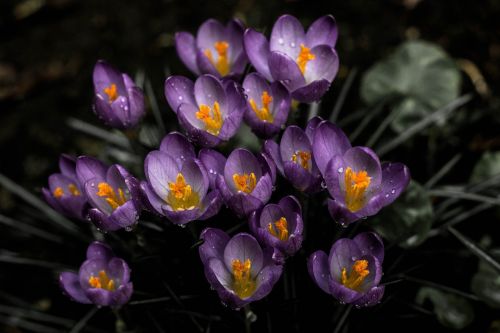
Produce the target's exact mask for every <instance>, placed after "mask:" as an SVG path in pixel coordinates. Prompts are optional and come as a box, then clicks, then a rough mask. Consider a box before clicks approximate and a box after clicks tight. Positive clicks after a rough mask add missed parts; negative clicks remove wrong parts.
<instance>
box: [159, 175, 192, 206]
mask: <svg viewBox="0 0 500 333" xmlns="http://www.w3.org/2000/svg"><path fill="white" fill-rule="evenodd" d="M168 188H169V190H170V192H168V196H167V200H166V201H167V202H168V204H169V205H170V207H172V209H173V210H175V211H182V210H190V209H193V208H195V207H197V206H198V205H199V203H200V196H199V195H198V193H196V192H193V188H192V187H191V185H189V184H187V183H186V179H184V175H183V174H182V173H180V172H179V173H178V174H177V177H176V179H175V183H170V182H169V183H168Z"/></svg>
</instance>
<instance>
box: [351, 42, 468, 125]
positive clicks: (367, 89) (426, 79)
mask: <svg viewBox="0 0 500 333" xmlns="http://www.w3.org/2000/svg"><path fill="white" fill-rule="evenodd" d="M460 85H461V75H460V72H459V70H458V68H457V67H456V65H455V63H454V62H453V60H452V59H451V58H449V57H448V55H447V54H446V53H445V52H444V51H443V50H442V49H441V48H440V47H439V46H437V45H435V44H432V43H428V42H423V41H408V42H405V43H404V44H402V45H401V46H400V47H398V48H397V49H396V51H395V52H394V53H393V54H392V55H390V56H389V57H388V58H387V59H385V60H382V61H380V62H379V63H377V64H375V65H374V66H373V67H372V68H370V69H369V70H368V71H367V72H366V73H365V75H364V76H363V78H362V81H361V98H362V99H363V100H364V102H365V103H367V104H368V105H374V104H375V103H377V102H379V101H380V100H382V99H383V98H386V97H388V96H393V97H399V98H395V99H394V103H393V105H392V107H393V108H395V109H396V113H397V117H396V119H395V120H394V121H393V123H392V124H391V126H392V128H393V129H394V130H395V131H397V132H403V131H404V130H405V129H406V128H407V127H408V126H409V125H411V124H413V123H414V122H416V121H418V120H419V119H421V118H422V117H424V116H425V115H427V114H429V113H431V112H432V111H434V110H437V109H439V108H442V107H443V106H445V105H446V104H448V103H450V102H451V101H453V100H455V99H456V98H457V97H458V95H459V93H460Z"/></svg>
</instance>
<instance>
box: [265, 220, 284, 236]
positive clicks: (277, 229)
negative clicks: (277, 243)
mask: <svg viewBox="0 0 500 333" xmlns="http://www.w3.org/2000/svg"><path fill="white" fill-rule="evenodd" d="M267 230H268V231H269V233H270V234H271V235H273V236H274V237H276V238H278V239H279V240H282V241H286V240H288V223H287V221H286V218H285V217H281V218H280V219H279V220H278V221H276V222H274V223H269V224H268V225H267Z"/></svg>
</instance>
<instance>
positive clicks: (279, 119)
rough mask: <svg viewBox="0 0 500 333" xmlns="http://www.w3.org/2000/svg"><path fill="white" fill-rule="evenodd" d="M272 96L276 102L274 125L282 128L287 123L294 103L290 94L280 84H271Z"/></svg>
mask: <svg viewBox="0 0 500 333" xmlns="http://www.w3.org/2000/svg"><path fill="white" fill-rule="evenodd" d="M271 95H272V96H273V102H274V106H273V115H274V124H276V125H277V126H280V127H281V126H282V125H283V124H285V122H286V121H287V119H288V114H289V112H290V105H291V102H292V100H291V97H290V93H289V92H288V90H287V89H286V88H285V86H283V84H281V83H280V82H273V83H271Z"/></svg>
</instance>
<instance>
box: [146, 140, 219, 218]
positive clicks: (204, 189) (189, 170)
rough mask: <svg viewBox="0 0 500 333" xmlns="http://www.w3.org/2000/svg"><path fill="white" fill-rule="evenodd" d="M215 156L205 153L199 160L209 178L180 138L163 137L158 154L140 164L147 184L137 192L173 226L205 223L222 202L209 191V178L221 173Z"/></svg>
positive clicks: (191, 148) (214, 190) (216, 192)
mask: <svg viewBox="0 0 500 333" xmlns="http://www.w3.org/2000/svg"><path fill="white" fill-rule="evenodd" d="M217 154H218V153H216V152H215V151H212V150H208V149H207V150H204V152H203V159H204V160H205V161H206V165H208V166H210V170H212V172H211V173H210V174H209V173H208V172H207V170H206V167H205V165H204V164H203V162H201V161H200V160H198V159H196V154H195V152H194V147H193V146H192V145H191V143H190V142H189V141H188V140H187V139H186V138H185V137H184V136H183V135H182V134H180V133H176V132H173V133H170V134H168V135H167V136H165V138H164V139H163V140H162V142H161V145H160V150H156V151H152V152H150V153H149V154H148V156H147V157H146V160H145V161H144V172H145V174H146V178H147V182H142V183H141V188H142V189H143V191H144V193H145V194H146V197H147V199H148V201H149V205H150V208H151V210H152V211H154V212H156V213H157V214H159V215H162V216H166V217H167V218H168V219H169V220H170V221H171V222H172V223H175V224H185V223H188V222H190V221H193V220H205V219H208V218H210V217H212V216H214V215H215V214H217V213H218V212H219V209H220V207H221V205H222V198H221V196H220V193H219V191H218V190H216V189H214V188H213V187H210V181H211V179H212V182H215V180H214V178H213V177H215V176H216V175H217V172H222V171H221V170H220V169H219V167H218V166H217V163H219V161H218V160H217V159H218V158H219V157H220V156H219V155H217ZM211 176H212V177H211ZM209 188H212V190H211V191H209Z"/></svg>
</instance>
